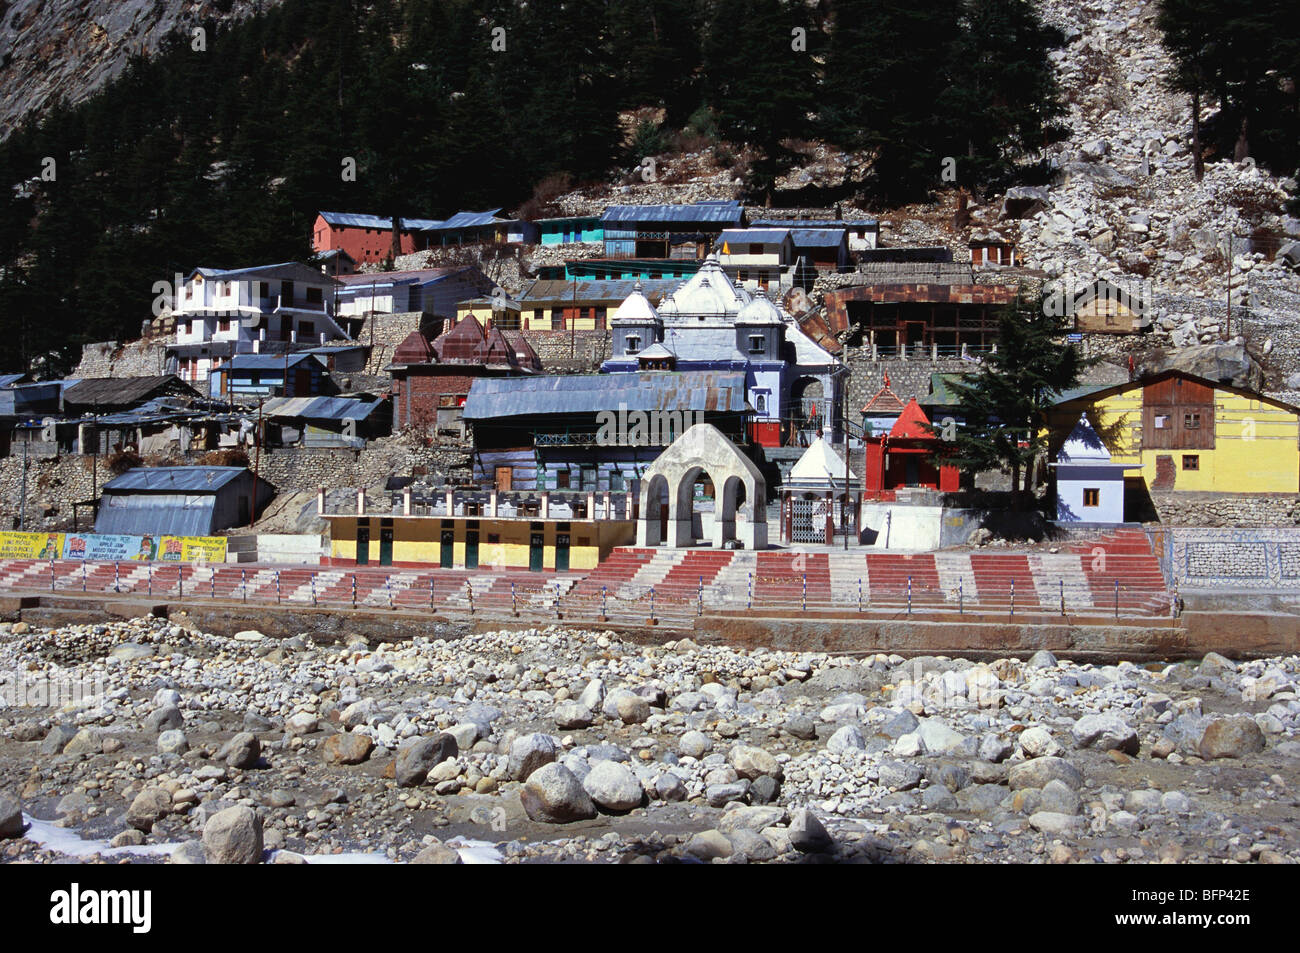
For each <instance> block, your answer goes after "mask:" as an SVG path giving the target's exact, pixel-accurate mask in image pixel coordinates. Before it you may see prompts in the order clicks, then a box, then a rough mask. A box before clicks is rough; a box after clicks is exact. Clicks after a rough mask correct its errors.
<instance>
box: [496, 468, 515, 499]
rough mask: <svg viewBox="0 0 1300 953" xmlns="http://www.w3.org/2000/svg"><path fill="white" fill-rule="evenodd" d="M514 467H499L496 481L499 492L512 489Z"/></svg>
mask: <svg viewBox="0 0 1300 953" xmlns="http://www.w3.org/2000/svg"><path fill="white" fill-rule="evenodd" d="M514 473H515V471H514V469H513V468H512V467H497V469H496V483H497V492H498V493H502V492H505V491H506V490H509V489H510V484H511V481H512V480H513V478H514Z"/></svg>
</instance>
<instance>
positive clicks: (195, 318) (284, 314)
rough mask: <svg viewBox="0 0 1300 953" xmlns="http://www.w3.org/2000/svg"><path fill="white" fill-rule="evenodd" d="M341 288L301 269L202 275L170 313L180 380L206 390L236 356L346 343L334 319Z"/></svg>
mask: <svg viewBox="0 0 1300 953" xmlns="http://www.w3.org/2000/svg"><path fill="white" fill-rule="evenodd" d="M338 286H339V282H338V281H337V280H336V279H334V278H332V277H330V276H329V275H326V274H323V273H321V272H320V271H319V270H318V269H316V268H312V267H311V266H309V265H304V264H301V263H299V262H283V263H281V264H278V265H261V266H258V267H255V268H238V269H234V270H223V269H217V268H196V269H194V271H193V272H191V273H190V276H189V278H188V279H186V281H185V283H184V284H183V285H181V287H180V289H179V292H178V294H177V296H176V300H175V301H174V302H173V305H172V310H171V315H172V317H173V319H174V320H175V322H176V339H175V343H173V344H171V345H169V346H168V348H167V355H168V359H169V361H171V362H174V371H175V373H176V374H178V375H179V376H180V378H181V379H182V380H186V381H198V382H202V381H206V380H207V378H208V375H209V373H210V372H211V371H212V369H213V368H214V367H217V366H220V364H221V363H222V362H223V361H226V360H229V359H230V358H231V357H232V356H234V355H235V354H255V353H259V352H262V351H265V350H284V349H285V348H286V347H287V346H292V345H295V344H323V343H325V342H326V341H331V340H336V339H338V338H347V337H348V334H347V333H346V332H345V331H344V330H343V328H342V327H340V326H339V324H338V323H337V322H336V321H335V317H334V300H333V299H334V293H335V290H336V289H337V288H338Z"/></svg>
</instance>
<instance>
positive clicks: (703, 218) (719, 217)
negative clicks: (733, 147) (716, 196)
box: [600, 201, 745, 225]
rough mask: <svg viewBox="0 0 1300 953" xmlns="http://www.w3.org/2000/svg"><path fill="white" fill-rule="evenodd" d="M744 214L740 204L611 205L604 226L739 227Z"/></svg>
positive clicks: (736, 202) (734, 202)
mask: <svg viewBox="0 0 1300 953" xmlns="http://www.w3.org/2000/svg"><path fill="white" fill-rule="evenodd" d="M744 214H745V211H744V209H743V208H741V205H740V202H738V201H716V202H697V203H696V204H694V205H611V206H609V208H607V209H605V214H604V215H602V216H601V218H600V220H601V221H602V222H684V223H692V224H693V223H697V222H698V223H709V224H717V225H726V224H739V223H740V221H741V220H742V218H743V217H744Z"/></svg>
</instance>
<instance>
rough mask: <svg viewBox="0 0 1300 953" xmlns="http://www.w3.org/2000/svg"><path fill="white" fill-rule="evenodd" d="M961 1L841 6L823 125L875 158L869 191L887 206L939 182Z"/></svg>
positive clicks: (890, 0)
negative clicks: (943, 111)
mask: <svg viewBox="0 0 1300 953" xmlns="http://www.w3.org/2000/svg"><path fill="white" fill-rule="evenodd" d="M960 14H961V4H960V0H879V2H877V3H872V4H869V5H868V4H859V3H845V2H842V0H841V2H837V3H836V4H835V25H834V30H833V32H832V34H831V39H830V44H829V49H828V51H827V55H826V69H825V83H824V89H823V98H822V108H821V113H820V116H821V122H822V127H823V129H824V130H825V134H826V136H827V138H829V139H830V140H831V141H832V142H835V143H836V144H838V145H840V146H843V147H846V148H850V149H864V150H867V151H869V152H870V153H871V154H872V163H871V183H870V184H871V188H872V190H873V192H874V193H875V195H876V196H877V197H878V198H880V199H883V200H886V201H908V200H914V199H918V198H923V197H925V196H926V195H928V194H929V192H930V191H931V190H932V189H933V188H935V187H937V186H938V185H939V184H941V180H940V175H941V173H942V162H941V160H942V158H943V157H944V156H945V155H948V154H950V152H948V151H946V150H950V149H951V147H952V146H951V143H952V138H951V136H950V135H949V134H947V132H946V129H947V125H946V124H945V123H944V121H943V116H942V115H941V113H940V106H941V104H942V103H943V102H944V101H945V98H946V97H947V95H948V92H949V85H950V79H949V76H948V73H947V69H946V64H948V63H949V62H950V61H951V60H952V58H953V56H954V55H955V53H956V51H957V49H958V48H959V41H960V38H961V29H960Z"/></svg>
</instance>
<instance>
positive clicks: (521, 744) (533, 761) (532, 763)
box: [506, 733, 558, 781]
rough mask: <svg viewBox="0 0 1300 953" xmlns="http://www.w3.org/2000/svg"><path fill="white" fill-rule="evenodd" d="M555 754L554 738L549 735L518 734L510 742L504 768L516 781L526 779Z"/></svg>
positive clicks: (556, 751)
mask: <svg viewBox="0 0 1300 953" xmlns="http://www.w3.org/2000/svg"><path fill="white" fill-rule="evenodd" d="M557 755H558V750H557V748H556V747H555V739H554V738H552V737H551V736H550V735H544V734H541V733H535V734H531V735H520V736H519V737H518V738H516V739H515V740H514V741H512V742H511V743H510V755H509V758H508V759H507V762H506V770H507V771H508V772H509V774H510V777H512V778H514V779H515V780H516V781H527V780H528V778H529V776H530V775H532V773H533V772H534V771H536V770H537V769H538V768H540V767H542V766H543V765H546V764H550V763H551V762H553V761H554V760H555V759H556V757H557Z"/></svg>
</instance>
